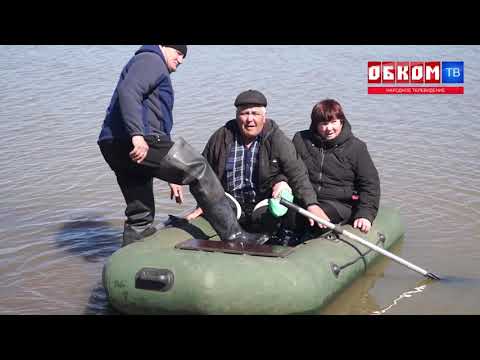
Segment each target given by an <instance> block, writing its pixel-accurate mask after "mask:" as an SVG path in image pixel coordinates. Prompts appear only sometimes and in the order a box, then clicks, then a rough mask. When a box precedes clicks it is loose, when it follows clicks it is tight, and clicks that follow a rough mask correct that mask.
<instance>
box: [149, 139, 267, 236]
mask: <svg viewBox="0 0 480 360" xmlns="http://www.w3.org/2000/svg"><path fill="white" fill-rule="evenodd" d="M160 164H161V167H160V168H159V169H158V171H159V172H160V173H159V174H158V175H162V178H163V179H165V180H166V181H168V182H170V183H174V184H179V185H180V184H181V185H189V186H190V192H191V193H192V195H193V197H194V198H195V200H197V203H198V206H200V207H201V208H202V209H203V213H204V216H205V218H206V219H207V220H208V222H209V223H210V224H211V225H212V227H213V228H214V229H215V231H216V232H217V234H218V236H219V237H220V239H221V240H223V241H232V242H238V243H241V244H255V245H261V244H264V243H265V242H267V241H268V240H269V238H268V236H267V235H264V234H252V233H248V232H246V231H244V230H243V229H242V227H241V226H240V224H239V223H238V220H237V218H236V216H235V213H234V211H233V209H232V207H231V206H230V204H229V202H228V200H227V198H226V196H225V191H224V190H223V187H222V184H221V183H220V181H219V180H218V177H217V175H216V174H215V172H214V171H213V169H212V168H211V166H210V165H209V164H208V162H207V160H206V159H205V158H204V157H203V156H202V155H200V154H199V153H198V152H197V151H195V149H194V148H193V147H192V146H190V145H189V144H188V143H187V142H186V141H185V140H184V139H182V138H180V139H179V140H178V141H176V142H175V144H174V145H173V146H172V148H171V149H170V151H169V152H168V153H167V155H166V156H165V157H164V158H163V159H162V160H161V163H160Z"/></svg>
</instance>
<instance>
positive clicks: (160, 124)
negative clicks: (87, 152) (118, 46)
mask: <svg viewBox="0 0 480 360" xmlns="http://www.w3.org/2000/svg"><path fill="white" fill-rule="evenodd" d="M173 103H174V92H173V88H172V83H171V80H170V73H169V71H168V68H167V64H166V61H165V58H164V57H163V54H162V52H161V50H160V47H159V46H158V45H144V46H142V47H141V48H140V49H139V50H138V51H137V52H136V53H135V56H133V57H132V59H130V61H129V62H128V63H127V65H125V67H124V68H123V70H122V73H121V75H120V79H119V81H118V84H117V87H116V88H115V91H114V93H113V96H112V99H111V101H110V105H109V106H108V109H107V114H106V116H105V120H104V122H103V126H102V131H101V132H100V136H99V139H98V142H99V143H100V142H102V141H104V140H111V139H119V140H130V139H131V138H132V136H135V135H143V136H147V135H167V136H168V137H169V138H170V132H171V130H172V126H173V116H172V110H173Z"/></svg>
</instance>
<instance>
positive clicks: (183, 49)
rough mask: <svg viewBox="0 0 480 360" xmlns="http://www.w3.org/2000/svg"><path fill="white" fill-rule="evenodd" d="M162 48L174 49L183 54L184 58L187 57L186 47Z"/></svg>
mask: <svg viewBox="0 0 480 360" xmlns="http://www.w3.org/2000/svg"><path fill="white" fill-rule="evenodd" d="M163 46H165V47H171V48H174V49H176V50H178V51H180V52H181V53H182V54H183V57H184V58H186V57H187V45H163Z"/></svg>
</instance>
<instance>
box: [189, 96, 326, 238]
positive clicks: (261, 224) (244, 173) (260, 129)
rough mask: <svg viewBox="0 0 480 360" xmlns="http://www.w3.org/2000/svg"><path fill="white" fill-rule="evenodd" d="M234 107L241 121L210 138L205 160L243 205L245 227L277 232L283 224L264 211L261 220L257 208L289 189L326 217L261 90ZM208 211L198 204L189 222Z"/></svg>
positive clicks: (242, 222) (225, 186)
mask: <svg viewBox="0 0 480 360" xmlns="http://www.w3.org/2000/svg"><path fill="white" fill-rule="evenodd" d="M234 105H235V107H236V118H235V119H233V120H230V121H228V122H227V123H226V124H225V125H224V126H222V127H221V128H220V129H218V130H217V131H216V132H215V133H214V134H213V135H212V136H211V137H210V140H209V141H208V143H207V145H206V147H205V149H204V151H203V156H204V157H205V158H206V159H207V161H208V163H209V164H210V165H211V167H212V168H213V170H214V171H215V173H216V174H217V176H218V178H219V179H220V180H221V182H222V185H223V187H224V189H225V191H227V192H228V193H229V194H230V195H232V196H233V197H234V198H235V199H236V200H237V201H238V203H239V204H240V206H241V208H242V210H243V211H242V216H241V218H240V224H241V225H242V226H244V227H245V228H246V229H248V230H249V231H265V230H266V231H268V232H270V233H274V232H275V231H276V230H277V229H278V227H279V225H280V222H279V220H275V219H274V218H273V217H272V216H271V215H269V214H268V213H265V212H264V214H263V215H264V216H262V217H260V218H258V219H256V217H255V216H254V214H255V213H254V211H253V210H254V208H255V205H256V204H258V203H259V202H261V201H262V200H264V199H268V198H271V197H274V198H277V197H279V196H280V194H281V192H282V191H283V190H285V189H287V190H290V191H292V190H293V191H292V192H293V195H294V196H295V197H296V199H297V201H299V203H300V204H301V205H302V206H304V207H307V208H308V210H309V211H311V212H312V213H314V214H315V215H317V216H319V217H322V218H326V214H325V213H324V212H323V211H322V209H321V208H320V207H319V206H318V204H317V196H316V193H315V191H314V189H313V188H312V185H311V183H310V181H309V179H308V174H307V170H306V168H305V165H304V164H303V162H302V160H301V159H299V158H298V156H297V153H296V151H295V147H294V146H293V143H292V142H291V141H290V140H289V139H288V138H287V137H286V136H285V134H284V133H283V132H282V131H281V130H280V128H279V127H278V125H277V124H276V123H275V122H274V121H273V120H271V119H269V118H267V115H266V107H267V99H266V98H265V96H264V95H263V94H262V93H261V92H259V91H257V90H248V91H245V92H242V93H241V94H239V95H238V97H237V98H236V100H235V103H234ZM204 210H205V209H203V208H202V206H201V204H199V208H197V209H196V210H195V211H193V212H192V213H191V214H189V215H187V217H186V218H187V220H193V219H195V218H196V217H198V216H200V215H201V214H202V213H203V211H204ZM311 225H313V221H311Z"/></svg>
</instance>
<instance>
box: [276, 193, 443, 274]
mask: <svg viewBox="0 0 480 360" xmlns="http://www.w3.org/2000/svg"><path fill="white" fill-rule="evenodd" d="M280 203H281V204H282V205H284V206H286V207H288V208H290V209H293V210H295V211H297V212H299V213H300V214H302V215H303V216H305V217H308V218H310V219H312V220H314V221H316V222H319V223H320V224H322V225H325V226H326V227H328V228H329V229H331V230H333V231H335V232H337V233H339V234H342V235H345V236H346V237H348V238H350V239H352V240H355V241H357V242H359V243H360V244H362V245H364V246H366V247H367V248H370V249H372V250H374V251H376V252H379V253H380V254H382V255H384V256H386V257H388V258H390V259H392V260H394V261H396V262H397V263H399V264H401V265H404V266H406V267H408V268H409V269H411V270H413V271H416V272H418V273H420V274H422V275H423V276H426V277H428V278H430V279H437V280H439V279H440V278H439V277H438V276H437V275H435V274H433V273H430V272H428V271H426V270H424V269H422V268H421V267H418V266H416V265H414V264H412V263H410V262H408V261H407V260H405V259H402V258H401V257H398V256H397V255H395V254H392V253H391V252H389V251H387V250H385V249H383V248H381V247H379V246H377V245H375V244H372V243H371V242H369V241H367V240H365V239H362V238H361V237H359V236H357V235H355V234H352V233H351V232H349V231H347V230H343V229H341V228H340V227H338V226H336V225H334V224H332V223H330V222H328V221H326V220H324V219H322V218H319V217H318V216H316V215H315V214H312V213H311V212H310V211H307V210H305V209H303V208H301V207H300V206H298V205H295V204H293V203H291V202H290V201H288V200H285V199H283V198H281V199H280Z"/></svg>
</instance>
